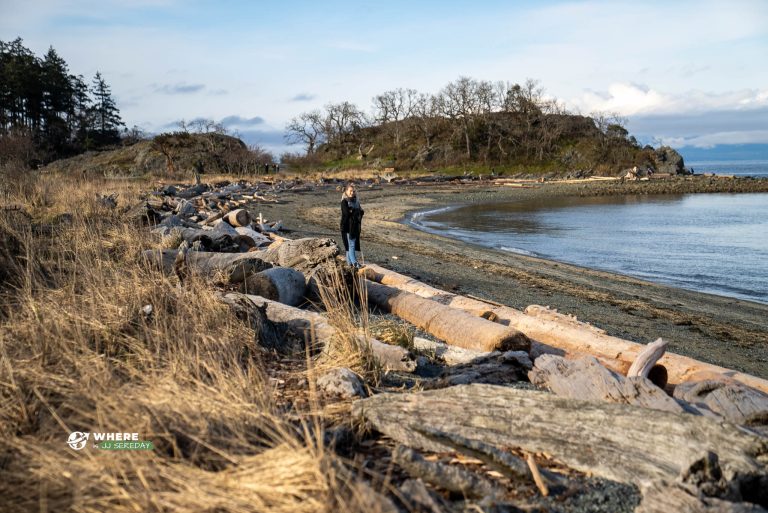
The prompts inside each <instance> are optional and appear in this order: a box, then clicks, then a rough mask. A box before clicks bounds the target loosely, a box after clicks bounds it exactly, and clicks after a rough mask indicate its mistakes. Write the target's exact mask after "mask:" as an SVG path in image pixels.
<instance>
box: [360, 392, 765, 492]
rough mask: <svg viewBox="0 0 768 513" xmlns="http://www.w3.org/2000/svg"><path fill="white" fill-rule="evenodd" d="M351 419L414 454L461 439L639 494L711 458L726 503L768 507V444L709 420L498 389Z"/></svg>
mask: <svg viewBox="0 0 768 513" xmlns="http://www.w3.org/2000/svg"><path fill="white" fill-rule="evenodd" d="M352 413H353V416H354V417H356V418H358V419H364V420H365V421H367V422H368V423H369V425H371V426H372V427H373V428H375V429H376V430H377V431H379V432H381V433H383V434H385V435H387V436H389V437H390V438H392V439H394V440H395V441H397V442H399V443H401V444H403V445H407V446H409V447H415V448H421V449H426V450H430V451H434V452H443V451H447V450H456V449H457V448H456V446H455V445H454V446H451V445H448V444H445V443H443V442H440V441H439V438H438V437H439V436H440V435H443V436H444V435H445V434H450V435H459V436H460V437H464V438H466V439H469V440H476V441H480V442H483V443H485V444H489V445H492V446H494V447H496V448H500V449H501V448H514V447H518V448H521V449H523V450H525V451H528V452H545V453H547V454H550V455H551V456H552V457H554V458H555V459H557V460H559V461H561V462H563V463H565V464H566V465H568V466H570V467H571V468H574V469H577V470H580V471H583V472H587V473H592V474H595V475H597V476H600V477H603V478H606V479H612V480H616V481H619V482H624V483H632V484H636V485H638V486H640V487H641V488H642V487H643V486H647V485H650V484H652V483H654V482H658V481H668V482H672V481H675V480H676V479H678V478H679V479H683V478H684V477H685V476H686V475H690V474H691V472H693V471H695V469H696V467H697V466H700V465H701V460H702V458H705V457H707V455H708V454H709V453H711V454H713V455H715V457H716V458H717V461H718V467H719V476H720V478H721V481H720V487H721V488H720V491H716V493H718V494H719V495H718V496H720V497H727V498H728V499H729V500H733V501H737V500H747V501H750V502H754V503H756V504H761V505H764V504H767V503H768V440H766V439H764V438H761V437H759V436H756V435H752V434H750V433H747V432H745V431H742V430H740V429H739V428H737V427H736V426H734V425H732V424H730V423H727V422H717V421H715V420H713V419H710V418H707V417H702V416H696V415H681V414H675V413H670V412H666V411H659V410H651V409H646V408H639V407H635V406H630V405H625V404H613V403H593V402H586V401H578V400H575V399H566V398H561V397H557V396H555V395H553V394H549V393H546V392H538V391H532V390H520V389H515V388H511V387H501V386H493V385H458V386H454V387H450V388H445V389H441V390H430V391H425V392H418V393H409V394H394V393H393V394H379V395H376V396H373V397H371V398H368V399H363V400H359V401H356V402H355V403H354V404H353V407H352ZM436 435H437V436H436Z"/></svg>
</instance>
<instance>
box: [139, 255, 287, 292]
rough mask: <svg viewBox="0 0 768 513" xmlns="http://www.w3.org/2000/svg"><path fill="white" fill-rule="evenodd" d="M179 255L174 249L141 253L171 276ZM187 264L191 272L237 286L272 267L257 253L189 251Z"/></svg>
mask: <svg viewBox="0 0 768 513" xmlns="http://www.w3.org/2000/svg"><path fill="white" fill-rule="evenodd" d="M179 253H180V252H179V251H178V250H173V249H163V250H157V249H149V250H146V251H144V252H143V253H142V257H143V259H144V261H145V262H146V263H147V264H148V265H152V266H154V267H156V268H159V269H161V270H162V271H163V272H165V273H166V274H168V275H171V274H173V272H174V263H175V262H176V257H177V255H178V254H179ZM186 265H187V266H188V268H189V269H190V270H191V272H196V273H199V274H201V275H203V276H207V277H212V278H214V277H218V278H219V279H218V281H220V282H222V283H225V284H230V285H236V284H239V283H242V282H243V281H245V279H246V277H248V276H250V275H252V274H256V273H259V272H261V271H264V270H267V269H269V268H271V267H272V264H271V263H269V262H267V261H265V260H264V259H263V258H261V255H259V254H258V253H214V252H207V251H188V253H187V254H186Z"/></svg>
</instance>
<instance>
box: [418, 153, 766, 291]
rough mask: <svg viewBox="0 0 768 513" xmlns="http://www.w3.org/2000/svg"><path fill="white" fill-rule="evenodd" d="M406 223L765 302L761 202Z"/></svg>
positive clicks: (618, 204) (538, 211)
mask: <svg viewBox="0 0 768 513" xmlns="http://www.w3.org/2000/svg"><path fill="white" fill-rule="evenodd" d="M694 167H695V166H694ZM696 171H697V172H698V169H697V170H696ZM410 222H411V223H412V224H413V225H414V226H416V227H418V228H420V229H423V230H427V231H430V232H433V233H437V234H440V235H445V236H449V237H454V238H457V239H460V240H464V241H466V242H471V243H474V244H479V245H482V246H487V247H491V248H495V249H499V250H503V251H509V252H512V253H520V254H526V255H532V256H540V257H543V258H548V259H553V260H558V261H562V262H568V263H572V264H576V265H580V266H584V267H590V268H595V269H602V270H607V271H612V272H617V273H622V274H627V275H631V276H636V277H639V278H643V279H647V280H649V281H654V282H658V283H664V284H668V285H673V286H677V287H681V288H687V289H691V290H697V291H702V292H709V293H713V294H719V295H724V296H730V297H736V298H741V299H748V300H752V301H758V302H762V303H768V194H764V193H755V194H688V195H661V196H623V197H600V198H557V199H546V200H530V201H521V202H515V203H498V204H493V203H489V204H483V205H468V206H459V207H453V208H442V209H438V210H436V211H431V212H422V213H419V214H417V215H415V216H413V217H412V218H411V219H410Z"/></svg>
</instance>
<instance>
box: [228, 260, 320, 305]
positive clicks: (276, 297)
mask: <svg viewBox="0 0 768 513" xmlns="http://www.w3.org/2000/svg"><path fill="white" fill-rule="evenodd" d="M306 289H307V282H306V278H304V275H303V274H301V273H300V272H299V271H297V270H296V269H292V268H290V267H273V268H272V269H267V270H266V271H261V272H260V273H257V274H252V275H250V276H248V277H247V278H246V279H245V281H244V282H242V283H241V284H240V290H241V291H242V292H244V293H246V294H253V295H255V296H261V297H263V298H266V299H270V300H272V301H277V302H278V303H283V304H286V305H290V306H297V305H299V304H301V303H302V301H303V300H304V292H305V291H306Z"/></svg>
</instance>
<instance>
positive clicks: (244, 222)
mask: <svg viewBox="0 0 768 513" xmlns="http://www.w3.org/2000/svg"><path fill="white" fill-rule="evenodd" d="M224 220H225V221H227V222H228V223H229V224H231V225H232V226H248V225H249V224H251V214H249V213H248V211H247V210H245V209H244V208H238V209H237V210H233V211H231V212H229V213H227V214H226V215H225V216H224Z"/></svg>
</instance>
